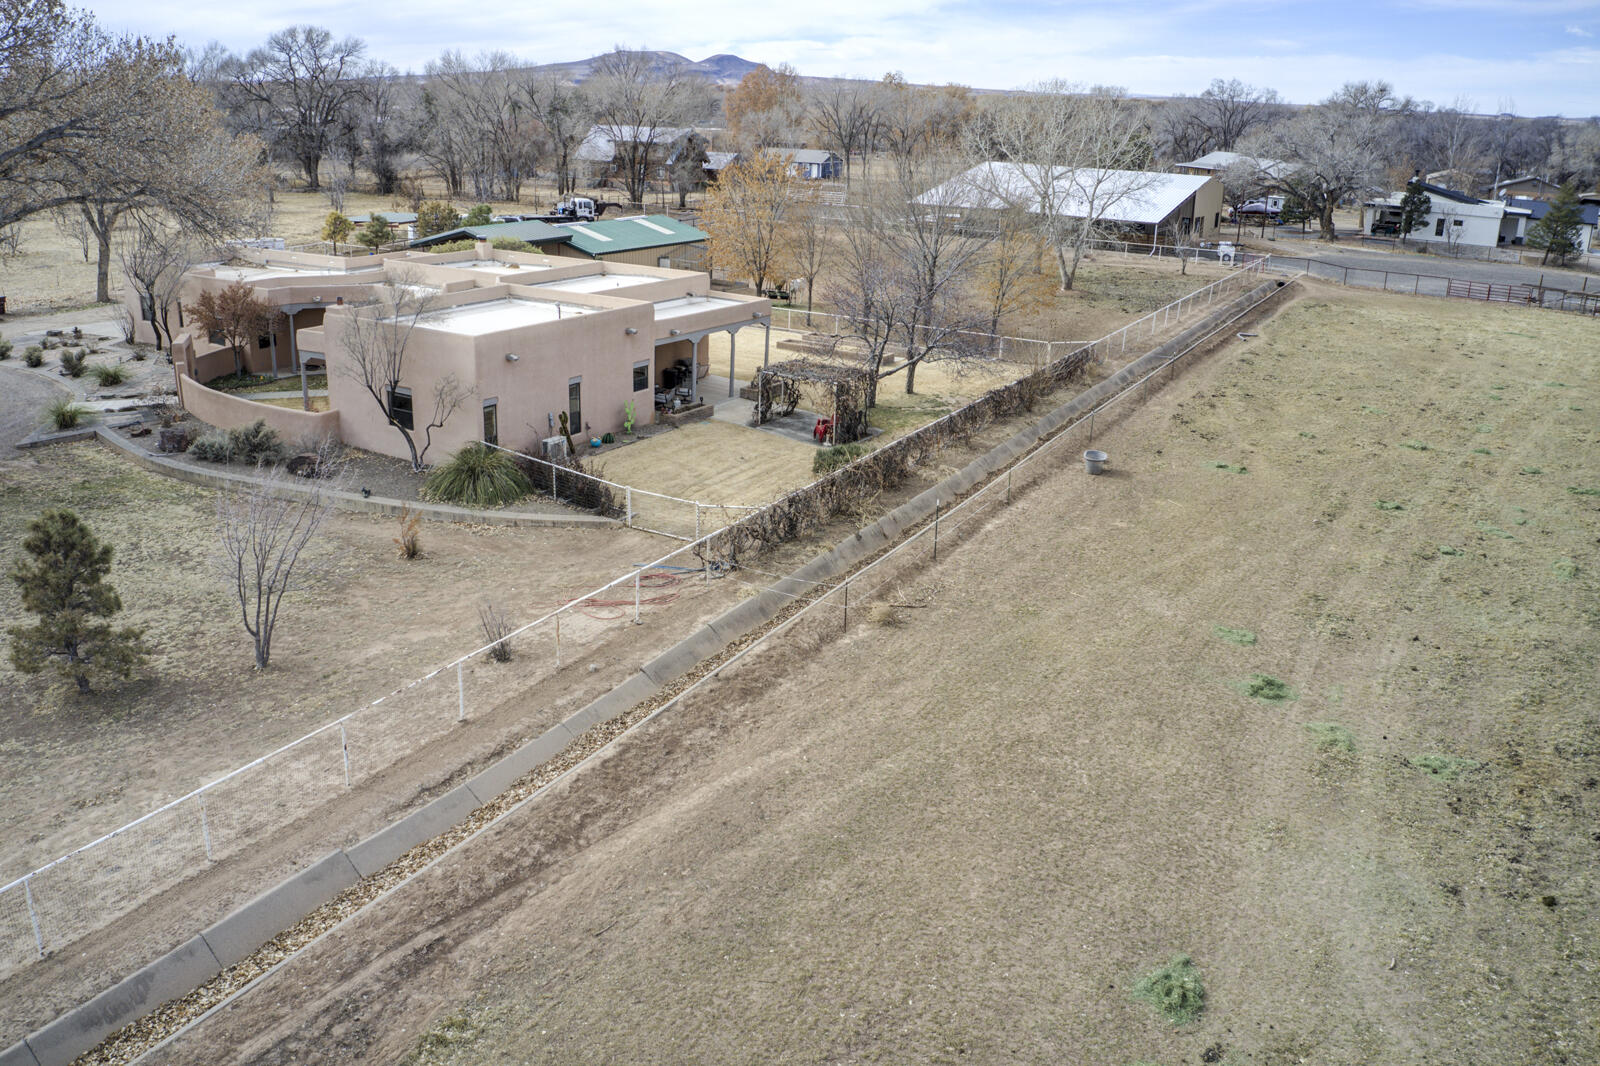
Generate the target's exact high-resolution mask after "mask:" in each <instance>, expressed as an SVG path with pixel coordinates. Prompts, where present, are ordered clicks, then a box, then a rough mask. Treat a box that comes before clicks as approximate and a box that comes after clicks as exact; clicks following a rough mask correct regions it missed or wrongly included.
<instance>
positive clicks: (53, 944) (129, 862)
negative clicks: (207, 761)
mask: <svg viewBox="0 0 1600 1066" xmlns="http://www.w3.org/2000/svg"><path fill="white" fill-rule="evenodd" d="M1262 266H1263V263H1261V262H1259V261H1258V262H1254V263H1252V264H1250V265H1249V266H1247V267H1246V268H1245V269H1242V270H1239V271H1235V272H1232V273H1230V274H1229V275H1228V276H1226V277H1224V278H1222V279H1220V280H1218V281H1216V282H1213V283H1212V284H1210V285H1207V286H1205V287H1204V288H1202V289H1199V290H1196V291H1195V292H1193V293H1190V294H1189V295H1187V296H1185V297H1183V298H1182V299H1179V300H1175V301H1173V302H1172V303H1171V304H1169V305H1167V306H1166V307H1163V308H1159V309H1157V310H1155V311H1152V312H1150V313H1149V314H1146V315H1144V316H1142V317H1140V318H1138V319H1136V320H1135V321H1133V322H1130V323H1129V324H1128V325H1126V326H1124V327H1123V328H1122V329H1119V330H1117V331H1116V332H1114V333H1111V334H1108V335H1107V336H1105V337H1103V338H1101V339H1100V340H1099V341H1096V342H1095V343H1094V344H1093V345H1091V346H1084V345H1075V346H1073V347H1072V348H1071V349H1070V350H1068V351H1065V352H1063V353H1062V355H1061V357H1062V358H1065V357H1066V356H1067V355H1070V354H1073V353H1074V352H1078V351H1082V350H1084V348H1085V347H1089V348H1092V349H1093V353H1094V356H1095V358H1097V359H1099V360H1100V361H1102V362H1104V361H1107V359H1108V357H1109V355H1110V353H1111V352H1112V351H1113V350H1115V351H1118V352H1125V351H1126V350H1127V347H1128V342H1129V340H1130V339H1134V338H1139V337H1146V336H1148V337H1151V338H1153V337H1155V336H1156V335H1157V334H1158V333H1160V332H1161V331H1162V330H1163V329H1165V328H1166V327H1168V326H1170V325H1172V324H1175V323H1177V322H1178V321H1179V320H1181V319H1182V318H1183V317H1185V316H1186V315H1189V314H1191V313H1193V312H1195V311H1198V310H1200V309H1202V308H1206V307H1210V306H1212V305H1213V304H1214V303H1215V302H1216V300H1217V299H1218V298H1219V297H1220V296H1222V295H1224V294H1225V293H1226V292H1227V291H1228V289H1230V288H1237V287H1240V286H1242V285H1244V284H1249V283H1251V282H1253V281H1256V280H1259V278H1260V272H1261V267H1262ZM1044 343H1049V342H1044ZM1055 343H1056V344H1057V345H1058V346H1065V342H1060V341H1058V342H1055ZM1180 358H1181V356H1180ZM1146 380H1148V379H1146ZM1129 391H1131V390H1125V391H1124V392H1123V393H1121V394H1119V395H1118V397H1117V398H1114V399H1113V400H1108V401H1106V402H1105V403H1103V404H1101V405H1100V408H1098V409H1101V410H1103V409H1104V408H1105V407H1106V406H1108V405H1109V404H1111V403H1113V402H1115V401H1116V399H1120V398H1121V397H1123V396H1126V395H1128V394H1129ZM946 417H950V416H946ZM1089 423H1090V425H1091V426H1092V415H1091V416H1090V417H1089ZM1079 424H1082V422H1081V420H1080V423H1075V424H1074V426H1076V425H1079ZM1091 432H1092V430H1091ZM1067 436H1068V432H1063V434H1062V435H1061V436H1059V437H1057V438H1055V440H1056V441H1060V440H1063V439H1065V438H1066V437H1067ZM1047 447H1048V446H1047ZM1043 451H1044V450H1043V449H1041V451H1040V452H1036V453H1034V455H1033V456H1030V457H1029V458H1028V459H1026V460H1024V461H1023V462H1024V463H1029V462H1034V461H1035V460H1037V458H1038V457H1039V456H1040V455H1041V454H1043ZM534 462H535V463H541V462H543V463H545V465H546V466H551V465H552V464H549V463H548V462H546V461H544V460H539V459H534ZM1019 466H1020V464H1019ZM561 469H565V468H561ZM573 473H574V472H573V471H570V470H567V471H566V472H565V475H562V474H559V473H558V488H559V478H560V477H561V476H568V475H572V474H573ZM583 476H588V475H583ZM594 480H595V481H597V482H600V483H601V484H603V485H604V486H606V487H607V488H608V489H609V490H610V491H613V492H616V491H618V490H621V491H622V493H623V495H624V504H623V506H625V507H627V508H628V513H629V516H630V518H631V519H632V520H633V524H635V525H637V526H638V527H639V528H647V527H646V526H644V525H643V524H642V521H641V520H642V517H643V516H645V515H647V514H648V513H649V511H648V506H647V501H648V500H655V499H659V500H663V501H669V502H670V503H671V505H672V506H674V507H677V508H678V512H677V515H676V517H675V518H671V519H669V520H661V519H652V521H654V522H656V524H659V525H663V526H669V525H672V524H674V523H677V524H679V525H680V526H681V527H682V528H683V529H684V530H688V529H689V528H691V526H690V523H695V524H696V525H698V526H700V527H702V528H700V529H699V531H698V534H697V535H696V536H695V537H694V538H693V539H690V538H689V537H688V535H687V532H684V533H678V534H674V533H671V532H669V533H668V535H669V536H678V537H679V538H680V539H684V540H686V541H687V543H685V544H683V545H681V546H680V547H678V548H676V549H675V550H673V551H671V552H669V553H667V554H665V555H663V556H661V557H660V558H658V559H655V560H654V561H652V562H650V563H646V564H643V565H639V566H636V567H633V568H631V569H630V570H629V571H628V572H627V573H625V574H623V575H621V576H619V577H616V578H614V579H612V580H611V581H608V582H606V583H605V584H603V585H601V586H599V587H598V588H595V589H591V590H589V591H588V592H585V593H582V594H580V595H577V596H574V597H571V598H570V599H567V600H565V601H564V602H563V603H561V604H560V605H559V606H557V607H555V608H554V609H552V610H549V611H547V612H545V613H543V614H541V615H539V616H538V617H536V618H534V619H532V620H531V621H528V622H525V623H523V624H522V625H520V626H517V627H516V628H515V629H512V630H511V631H510V632H508V633H507V634H505V636H504V637H502V638H499V639H497V640H493V641H489V642H488V643H485V644H484V645H482V646H480V647H477V648H474V649H473V650H471V651H469V652H467V653H466V654H464V655H461V656H458V657H457V658H455V659H452V660H450V661H449V662H447V663H445V664H444V665H442V666H439V667H437V668H436V669H434V670H432V671H430V672H429V673H427V674H424V675H423V676H421V677H418V678H416V679H415V680H413V681H410V682H407V683H406V684H404V685H401V686H400V687H398V688H396V689H394V690H393V691H391V692H390V693H388V694H387V695H384V696H382V697H380V698H378V699H376V700H373V701H371V702H370V703H367V704H365V705H363V706H361V707H359V708H357V709H356V710H354V711H351V712H350V713H348V714H346V715H343V716H342V717H339V718H336V719H334V720H333V721H330V722H327V723H326V724H324V725H322V726H319V727H318V728H316V729H314V730H312V731H311V732H309V733H307V734H305V735H304V736H302V737H300V738H298V739H296V740H293V741H291V742H289V743H287V744H284V745H283V746H281V747H279V748H277V749H275V750H273V751H271V752H268V753H267V754H265V755H262V756H261V757H259V758H257V759H253V760H251V761H250V762H248V763H245V764H244V765H242V766H239V767H237V768H236V769H233V770H230V771H229V772H227V773H225V774H223V775H221V776H219V777H217V778H215V779H214V780H211V781H209V782H207V783H205V784H203V785H201V786H200V787H199V788H196V789H194V790H193V791H191V792H187V793H185V794H184V795H182V796H179V797H178V798H177V799H174V800H172V801H171V802H169V803H165V804H163V805H162V806H160V807H158V808H156V809H155V810H152V811H150V812H149V813H147V814H145V815H142V816H141V817H139V818H136V819H134V820H133V821H131V822H128V823H127V824H125V825H123V826H120V827H118V828H116V829H113V830H112V831H111V832H109V833H106V834H105V835H103V836H100V837H98V838H96V839H94V840H91V841H90V842H88V843H87V844H84V845H83V846H81V847H78V848H75V849H73V850H72V851H70V852H67V853H66V854H64V855H62V856H60V857H59V858H57V859H54V860H53V861H51V862H48V863H45V864H44V865H42V866H40V867H38V868H37V869H34V870H31V871H29V872H28V873H26V874H24V875H22V876H21V877H18V878H16V879H15V880H12V881H10V882H8V883H6V884H4V885H0V977H3V976H4V975H5V974H7V973H9V972H11V971H13V970H15V969H17V968H18V967H21V966H25V965H27V964H28V963H29V962H31V961H33V960H36V959H39V958H42V957H43V956H44V955H46V954H48V953H49V952H51V951H54V950H58V949H60V948H62V947H65V946H66V945H68V944H70V943H72V942H73V941H75V940H78V939H80V938H81V937H83V936H85V935H87V934H90V933H92V932H94V931H95V930H96V929H99V928H102V927H104V926H105V925H108V924H109V923H111V922H112V921H114V920H116V919H117V918H119V917H121V916H123V915H125V914H127V913H128V912H130V911H132V910H133V909H134V908H136V907H137V906H138V905H139V904H140V903H141V902H142V901H143V900H145V899H147V898H149V897H151V896H153V895H155V894H157V893H159V892H161V891H163V890H165V889H168V888H170V887H172V886H173V885H175V884H177V883H179V882H180V881H182V880H184V879H185V878H187V877H190V876H192V875H194V874H195V873H197V872H199V871H201V870H203V869H205V868H206V867H207V866H208V865H209V864H211V863H214V862H217V861H220V860H221V859H224V858H227V857H228V856H230V855H234V854H237V853H239V852H241V851H242V850H243V849H245V848H246V847H248V846H249V845H250V844H251V843H253V842H255V841H258V840H259V839H261V837H262V836H263V834H265V833H267V832H269V831H271V830H273V829H275V828H277V827H280V826H283V825H286V824H288V823H290V822H292V821H294V820H295V819H296V818H298V817H300V816H302V815H304V814H306V813H308V812H309V811H311V810H312V809H314V808H315V806H316V805H318V804H320V803H322V802H324V801H326V800H327V799H328V798H329V797H330V796H332V795H335V794H337V793H338V792H340V791H342V790H346V789H350V788H352V787H354V786H355V785H357V784H359V783H360V782H361V781H363V780H364V779H366V778H368V777H370V776H371V775H373V774H375V773H377V772H378V771H380V770H382V769H384V768H385V767H388V766H390V765H392V764H393V763H394V762H396V761H398V760H399V759H401V758H403V757H405V756H407V755H409V754H411V753H413V752H415V751H417V750H419V749H420V748H421V747H422V746H424V745H426V744H428V743H430V742H436V741H437V740H438V739H439V738H441V737H442V736H444V735H445V734H447V733H449V732H450V731H451V730H452V729H453V728H455V726H456V723H458V722H460V721H462V720H464V719H465V718H467V717H468V715H469V714H470V713H472V710H473V709H474V708H482V707H485V706H490V707H492V706H494V705H495V704H497V703H498V702H499V701H500V700H501V699H503V698H504V696H505V693H506V686H507V681H506V675H505V673H504V668H503V667H500V666H499V665H498V664H492V663H491V661H490V654H491V652H492V651H493V650H494V648H495V646H496V645H497V644H499V643H500V642H501V641H502V640H503V641H511V642H515V646H516V648H517V656H518V662H519V663H521V664H522V666H521V668H520V669H519V672H518V674H517V675H516V679H515V682H514V683H515V684H516V685H518V686H520V687H526V686H528V685H530V684H532V683H533V682H535V681H537V680H539V679H540V678H541V677H546V676H550V675H552V674H553V673H554V672H555V671H556V670H558V669H560V667H561V664H562V663H563V661H571V659H572V658H573V657H574V656H573V653H574V651H575V650H576V649H577V648H581V647H583V646H585V645H591V644H593V643H594V642H595V641H596V640H597V639H598V638H599V637H601V636H603V635H604V634H605V633H606V632H607V631H608V625H609V623H611V622H614V621H618V620H623V619H628V618H631V619H632V620H633V621H639V620H640V619H641V618H642V615H643V612H644V611H646V610H647V609H648V610H658V609H661V608H664V607H667V606H669V605H670V604H671V602H672V601H673V599H674V598H675V597H676V595H677V594H678V590H680V587H681V585H682V583H683V582H686V581H691V580H693V581H705V582H707V583H709V581H710V579H711V573H710V571H709V570H706V569H705V568H704V567H703V566H702V564H701V562H700V560H699V559H698V557H697V556H696V554H695V551H696V549H697V548H699V547H700V546H701V545H702V544H704V543H706V541H708V540H710V539H711V538H712V537H713V536H714V535H715V534H716V531H717V530H718V529H720V528H721V527H722V526H723V525H726V524H728V523H729V522H730V521H731V520H733V519H734V518H736V517H737V515H735V514H734V513H733V512H735V511H741V512H748V511H751V510H755V509H756V508H746V507H738V508H734V507H728V506H723V505H709V504H704V503H699V502H696V501H693V500H681V499H678V498H676V497H670V496H662V495H661V494H659V493H643V492H642V490H639V489H633V488H630V487H629V486H625V485H618V484H617V483H616V482H609V481H605V480H604V479H599V478H596V479H594ZM1008 480H1009V476H1008ZM991 488H992V486H991ZM985 491H988V490H985ZM630 494H631V495H632V496H633V502H627V499H626V498H627V496H629V495H630ZM981 495H982V494H980V496H981ZM974 498H977V497H974ZM781 503H782V500H781V499H780V501H778V504H781ZM969 504H970V500H969ZM963 506H967V505H963ZM954 513H955V512H952V514H954ZM713 526H715V527H716V528H715V529H714V528H713ZM924 532H926V531H924ZM921 537H922V534H920V533H919V534H918V535H917V537H914V538H913V540H912V542H913V543H917V542H919V538H921ZM832 594H833V593H832V592H830V593H829V595H830V596H831V595H832Z"/></svg>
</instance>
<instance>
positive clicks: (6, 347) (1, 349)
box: [0, 337, 12, 359]
mask: <svg viewBox="0 0 1600 1066" xmlns="http://www.w3.org/2000/svg"><path fill="white" fill-rule="evenodd" d="M11 347H12V345H11V342H10V341H9V340H7V339H6V338H4V337H0V359H10V358H11Z"/></svg>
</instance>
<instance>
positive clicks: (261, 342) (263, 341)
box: [256, 333, 272, 348]
mask: <svg viewBox="0 0 1600 1066" xmlns="http://www.w3.org/2000/svg"><path fill="white" fill-rule="evenodd" d="M256 347H257V348H270V347H272V335H271V334H268V333H263V334H262V335H261V336H259V337H257V338H256Z"/></svg>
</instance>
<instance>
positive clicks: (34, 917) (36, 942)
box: [22, 874, 44, 959]
mask: <svg viewBox="0 0 1600 1066" xmlns="http://www.w3.org/2000/svg"><path fill="white" fill-rule="evenodd" d="M22 895H23V896H24V898H26V899H27V901H28V920H29V921H31V922H32V923H33V946H34V947H36V948H38V949H39V957H40V958H41V959H42V958H44V936H43V935H42V934H41V933H40V932H39V912H38V911H36V910H34V908H33V875H32V874H29V875H28V876H27V877H24V878H23V879H22Z"/></svg>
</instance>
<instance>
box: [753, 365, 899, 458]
mask: <svg viewBox="0 0 1600 1066" xmlns="http://www.w3.org/2000/svg"><path fill="white" fill-rule="evenodd" d="M871 379H872V372H871V371H869V370H868V369H867V368H866V367H864V366H851V365H849V364H844V363H830V362H823V361H821V360H817V359H787V360H784V361H783V362H781V363H771V364H769V365H767V366H764V367H762V368H761V369H760V370H758V371H757V372H756V380H755V382H754V384H755V407H754V408H753V409H752V411H751V413H750V424H751V425H752V426H760V425H764V424H766V423H767V422H771V421H772V420H773V419H776V418H783V417H785V416H787V415H791V414H793V413H794V410H795V408H796V407H798V406H800V397H801V391H802V389H803V388H804V387H805V386H811V387H812V389H813V391H814V392H816V393H817V395H818V396H819V397H820V398H821V399H822V401H823V403H822V404H821V405H820V406H822V407H825V408H826V410H821V411H818V412H817V413H818V414H819V415H821V416H822V417H823V418H826V419H828V434H827V443H829V444H848V443H850V442H851V441H855V440H860V439H861V438H862V437H865V436H866V435H867V411H866V399H867V385H868V383H869V382H870V381H871Z"/></svg>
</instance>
